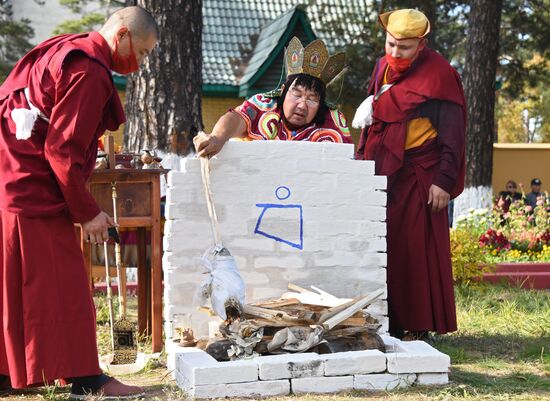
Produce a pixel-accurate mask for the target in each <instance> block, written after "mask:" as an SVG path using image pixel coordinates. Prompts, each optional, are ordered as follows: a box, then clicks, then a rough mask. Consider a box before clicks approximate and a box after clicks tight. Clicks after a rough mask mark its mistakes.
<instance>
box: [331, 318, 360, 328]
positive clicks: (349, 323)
mask: <svg viewBox="0 0 550 401" xmlns="http://www.w3.org/2000/svg"><path fill="white" fill-rule="evenodd" d="M366 323H367V319H365V318H364V317H348V318H347V319H346V320H344V321H343V322H341V323H338V325H336V326H335V327H346V326H355V327H361V326H365V324H366Z"/></svg>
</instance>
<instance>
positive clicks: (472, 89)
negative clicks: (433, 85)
mask: <svg viewBox="0 0 550 401" xmlns="http://www.w3.org/2000/svg"><path fill="white" fill-rule="evenodd" d="M501 11H502V0H470V17H469V19H468V26H469V32H468V44H467V50H466V65H465V68H464V77H463V80H464V91H465V95H466V102H467V104H468V123H467V125H466V165H467V166H468V169H467V172H466V187H490V186H491V175H492V168H493V142H494V141H495V129H494V128H495V76H496V68H497V58H498V42H499V30H500V16H501Z"/></svg>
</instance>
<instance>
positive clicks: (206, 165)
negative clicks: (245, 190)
mask: <svg viewBox="0 0 550 401" xmlns="http://www.w3.org/2000/svg"><path fill="white" fill-rule="evenodd" d="M200 161H201V176H202V184H203V188H204V196H205V197H206V206H207V207H208V215H209V216H210V224H211V225H212V234H213V235H214V242H215V244H216V246H221V245H222V235H221V233H220V224H219V223H218V215H217V214H216V208H215V206H214V196H213V195H212V189H211V186H210V185H211V184H210V159H208V158H207V157H201V158H200Z"/></svg>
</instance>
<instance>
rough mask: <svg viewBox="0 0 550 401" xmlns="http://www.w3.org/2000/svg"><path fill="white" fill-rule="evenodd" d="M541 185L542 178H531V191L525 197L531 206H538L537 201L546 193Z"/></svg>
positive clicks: (527, 203) (526, 202)
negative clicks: (542, 190)
mask: <svg viewBox="0 0 550 401" xmlns="http://www.w3.org/2000/svg"><path fill="white" fill-rule="evenodd" d="M541 186H542V182H541V180H540V179H538V178H533V179H532V180H531V192H529V193H528V194H527V196H526V197H525V204H526V205H528V206H531V208H533V209H534V208H536V207H537V201H539V200H540V198H541V197H544V194H543V193H542V192H541Z"/></svg>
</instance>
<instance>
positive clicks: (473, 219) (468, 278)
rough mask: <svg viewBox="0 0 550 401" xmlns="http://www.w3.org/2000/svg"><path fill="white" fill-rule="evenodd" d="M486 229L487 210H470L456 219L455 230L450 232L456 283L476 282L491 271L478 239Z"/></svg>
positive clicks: (487, 222)
mask: <svg viewBox="0 0 550 401" xmlns="http://www.w3.org/2000/svg"><path fill="white" fill-rule="evenodd" d="M488 227H489V221H488V219H487V210H484V209H483V210H478V211H474V210H471V211H470V213H469V214H468V215H467V216H464V218H462V219H460V218H459V219H457V222H456V226H455V228H453V229H452V230H451V231H450V238H451V261H452V265H453V277H454V279H455V281H456V282H460V283H473V282H476V281H477V279H478V278H480V277H481V276H482V275H483V273H484V272H487V271H489V270H491V269H492V265H491V264H490V263H489V257H488V254H487V252H486V251H485V250H484V249H483V248H482V247H481V246H480V244H479V237H480V236H481V235H482V234H483V233H484V232H485V231H486V230H487V228H488Z"/></svg>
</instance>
